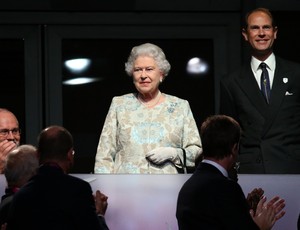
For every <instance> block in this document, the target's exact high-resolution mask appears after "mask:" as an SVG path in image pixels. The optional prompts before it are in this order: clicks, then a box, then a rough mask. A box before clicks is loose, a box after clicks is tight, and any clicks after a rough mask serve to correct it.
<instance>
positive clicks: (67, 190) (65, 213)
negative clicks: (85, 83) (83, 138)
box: [7, 126, 108, 230]
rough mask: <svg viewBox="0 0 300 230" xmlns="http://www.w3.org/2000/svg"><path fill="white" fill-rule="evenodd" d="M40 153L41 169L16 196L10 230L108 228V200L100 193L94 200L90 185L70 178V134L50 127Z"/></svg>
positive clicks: (41, 138)
mask: <svg viewBox="0 0 300 230" xmlns="http://www.w3.org/2000/svg"><path fill="white" fill-rule="evenodd" d="M37 150H38V154H39V160H40V168H39V169H38V172H37V174H36V175H35V176H34V177H32V179H30V180H29V182H28V183H27V184H26V185H25V186H23V187H22V188H21V189H20V190H19V191H18V192H17V193H16V194H15V195H14V198H13V201H12V203H11V207H10V213H9V219H8V224H7V229H8V230H18V229H24V228H25V229H31V230H40V229H43V230H68V229H69V230H71V229H72V230H77V229H78V230H79V229H80V230H86V229H89V230H101V229H108V227H107V225H106V223H105V220H104V217H103V215H104V214H105V211H106V208H107V197H106V196H105V195H104V194H102V193H101V192H100V191H99V190H97V191H96V196H95V197H94V196H93V193H92V189H91V186H90V184H89V183H88V182H86V181H84V180H82V179H80V178H77V177H73V176H71V175H68V172H69V170H70V168H71V167H72V165H73V160H74V159H73V158H74V156H73V155H74V150H73V138H72V136H71V134H70V133H69V132H68V131H67V130H66V129H65V128H63V127H60V126H50V127H48V128H46V129H44V130H42V132H41V133H40V135H39V138H38V147H37ZM97 214H98V216H97Z"/></svg>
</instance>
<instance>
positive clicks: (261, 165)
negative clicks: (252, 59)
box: [220, 57, 300, 174]
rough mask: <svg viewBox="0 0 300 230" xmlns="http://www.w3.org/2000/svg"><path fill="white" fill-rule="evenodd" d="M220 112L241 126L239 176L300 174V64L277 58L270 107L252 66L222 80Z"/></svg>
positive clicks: (246, 66)
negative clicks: (250, 174)
mask: <svg viewBox="0 0 300 230" xmlns="http://www.w3.org/2000/svg"><path fill="white" fill-rule="evenodd" d="M220 90H221V93H220V95H221V97H220V105H221V106H220V113H221V114H225V115H229V116H232V117H233V118H235V119H236V120H237V121H238V122H239V123H240V125H241V127H242V130H243V133H242V138H241V143H240V154H239V159H238V161H239V162H240V171H239V173H258V174H263V173H270V174H273V173H274V174H279V173H280V174H281V173H290V174H299V173H300V65H299V64H297V63H293V62H290V61H287V60H284V59H282V58H279V57H276V70H275V75H274V81H273V86H272V90H271V98H270V104H269V105H268V104H267V103H266V102H265V100H264V98H263V95H262V93H261V91H260V89H259V86H258V84H257V82H256V80H255V77H254V76H253V72H252V70H251V67H250V64H248V65H245V66H243V67H241V68H240V69H239V70H238V71H236V72H235V73H233V74H231V75H230V76H227V77H225V78H223V79H221V87H220Z"/></svg>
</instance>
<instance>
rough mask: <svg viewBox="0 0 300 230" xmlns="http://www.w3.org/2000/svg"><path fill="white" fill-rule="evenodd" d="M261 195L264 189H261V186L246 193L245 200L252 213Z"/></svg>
mask: <svg viewBox="0 0 300 230" xmlns="http://www.w3.org/2000/svg"><path fill="white" fill-rule="evenodd" d="M263 195H264V190H262V189H261V188H255V189H253V190H252V191H251V192H250V193H248V196H247V201H248V204H249V206H250V209H252V210H253V212H254V213H255V212H256V208H257V205H258V202H259V201H260V199H261V198H262V197H263Z"/></svg>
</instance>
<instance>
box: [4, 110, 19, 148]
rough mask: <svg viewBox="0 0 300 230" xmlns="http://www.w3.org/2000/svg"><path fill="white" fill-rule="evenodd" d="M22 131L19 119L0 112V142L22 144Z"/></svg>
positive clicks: (10, 114) (8, 113) (5, 112)
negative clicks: (6, 141)
mask: <svg viewBox="0 0 300 230" xmlns="http://www.w3.org/2000/svg"><path fill="white" fill-rule="evenodd" d="M20 139H21V136H20V129H19V123H18V120H17V118H16V117H15V116H14V115H13V114H12V113H10V112H7V111H2V112H0V142H2V141H4V140H8V141H13V142H15V143H16V144H17V145H19V144H20Z"/></svg>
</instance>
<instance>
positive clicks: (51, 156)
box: [38, 126, 73, 163]
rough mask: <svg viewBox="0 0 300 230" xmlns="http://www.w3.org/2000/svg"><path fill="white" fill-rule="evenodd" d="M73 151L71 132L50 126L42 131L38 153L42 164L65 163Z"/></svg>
mask: <svg viewBox="0 0 300 230" xmlns="http://www.w3.org/2000/svg"><path fill="white" fill-rule="evenodd" d="M72 149H73V138H72V135H71V134H70V132H69V131H68V130H67V129H65V128H64V127H61V126H50V127H47V128H45V129H44V130H42V132H41V133H40V135H39V137H38V152H39V156H40V161H41V163H44V162H47V161H64V160H66V159H67V157H68V152H69V151H70V150H72Z"/></svg>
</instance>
